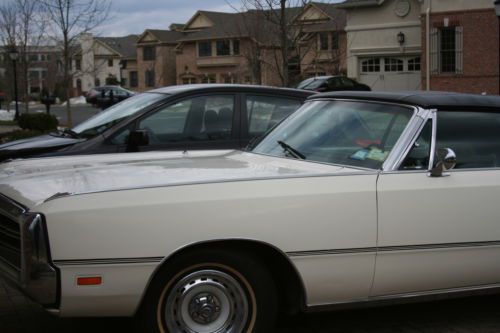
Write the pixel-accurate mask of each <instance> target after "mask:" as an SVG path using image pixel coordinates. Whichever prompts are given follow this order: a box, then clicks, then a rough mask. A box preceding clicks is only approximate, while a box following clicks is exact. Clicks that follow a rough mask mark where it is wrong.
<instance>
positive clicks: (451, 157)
mask: <svg viewBox="0 0 500 333" xmlns="http://www.w3.org/2000/svg"><path fill="white" fill-rule="evenodd" d="M456 164H457V155H456V154H455V152H454V151H453V150H452V149H451V148H439V149H438V150H437V151H436V162H435V164H434V166H433V167H432V169H431V171H430V173H429V176H431V177H444V176H449V175H450V174H449V173H448V172H447V171H449V170H451V169H453V168H454V167H455V165H456Z"/></svg>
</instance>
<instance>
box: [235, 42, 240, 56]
mask: <svg viewBox="0 0 500 333" xmlns="http://www.w3.org/2000/svg"><path fill="white" fill-rule="evenodd" d="M233 54H234V55H239V54H240V41H239V39H234V40H233Z"/></svg>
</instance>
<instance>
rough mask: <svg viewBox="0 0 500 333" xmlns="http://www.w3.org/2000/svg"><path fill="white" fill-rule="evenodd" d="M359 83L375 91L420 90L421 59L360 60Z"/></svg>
mask: <svg viewBox="0 0 500 333" xmlns="http://www.w3.org/2000/svg"><path fill="white" fill-rule="evenodd" d="M359 66H360V68H359V73H360V74H359V81H360V82H362V83H364V84H367V85H369V86H370V87H371V88H372V90H374V91H389V90H420V89H421V81H422V77H421V75H420V57H419V56H410V57H372V58H360V59H359Z"/></svg>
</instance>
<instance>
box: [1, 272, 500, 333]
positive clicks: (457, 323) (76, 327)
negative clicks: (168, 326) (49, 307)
mask: <svg viewBox="0 0 500 333" xmlns="http://www.w3.org/2000/svg"><path fill="white" fill-rule="evenodd" d="M132 326H133V321H132V320H131V319H127V318H100V319H99V318H84V319H60V318H56V317H53V316H51V315H49V314H47V313H45V312H44V311H43V310H42V309H41V308H40V307H39V306H38V305H36V304H34V303H32V302H30V301H29V300H27V299H26V298H25V297H23V296H22V295H21V294H19V293H18V292H17V291H15V290H13V289H12V288H10V287H9V286H8V285H7V284H5V282H3V281H2V280H0V332H2V333H41V332H48V333H60V332H64V333H66V332H71V333H80V332H81V333H84V332H85V333H89V332H91V333H114V332H120V333H128V332H130V333H132V332H133V330H132V329H131V327H132ZM498 332H500V296H482V297H473V298H467V299H461V300H449V301H441V302H433V303H422V304H410V305H399V306H390V307H383V308H373V309H362V310H359V309H358V310H344V311H337V312H331V313H321V314H314V315H301V316H296V317H291V318H288V317H287V318H282V319H281V320H280V322H279V328H278V329H277V330H276V331H275V332H273V333H498Z"/></svg>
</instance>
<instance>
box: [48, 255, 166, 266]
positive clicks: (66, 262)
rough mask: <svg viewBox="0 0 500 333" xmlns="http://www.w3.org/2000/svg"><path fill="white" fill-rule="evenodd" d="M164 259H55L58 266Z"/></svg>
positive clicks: (143, 261)
mask: <svg viewBox="0 0 500 333" xmlns="http://www.w3.org/2000/svg"><path fill="white" fill-rule="evenodd" d="M163 259H164V257H145V258H112V259H74V260H54V264H55V265H57V266H87V265H123V264H142V263H159V262H161V261H162V260H163Z"/></svg>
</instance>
